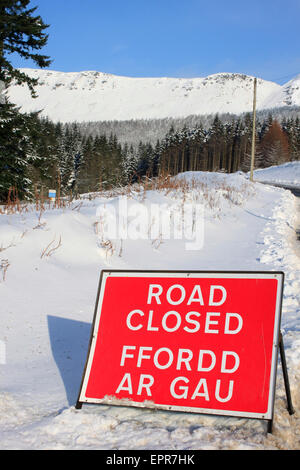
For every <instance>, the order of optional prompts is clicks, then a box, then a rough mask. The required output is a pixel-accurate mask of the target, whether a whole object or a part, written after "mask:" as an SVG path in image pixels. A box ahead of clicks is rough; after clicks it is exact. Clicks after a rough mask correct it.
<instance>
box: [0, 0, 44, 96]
mask: <svg viewBox="0 0 300 470" xmlns="http://www.w3.org/2000/svg"><path fill="white" fill-rule="evenodd" d="M29 3H30V0H1V1H0V81H2V82H4V83H5V85H7V84H9V83H10V82H11V80H12V79H15V80H16V81H17V82H18V83H19V84H21V83H27V85H28V86H29V88H30V90H31V93H32V94H33V95H34V86H35V85H36V84H37V80H36V79H33V78H31V77H28V76H27V75H26V73H24V72H21V71H20V70H17V69H15V68H14V67H13V66H12V65H11V62H10V61H9V60H8V57H7V56H8V55H10V54H12V53H17V54H18V55H19V56H21V57H22V58H24V59H26V60H27V59H31V60H33V62H34V63H35V64H36V65H38V66H39V67H48V66H49V65H50V63H51V61H50V60H49V57H48V56H46V55H42V54H38V53H36V51H37V50H40V49H41V48H42V47H44V46H45V45H46V43H47V40H48V35H47V34H45V32H44V30H45V29H47V28H48V25H46V24H44V22H43V20H42V18H41V17H40V16H39V15H37V16H34V12H35V11H36V9H37V7H34V8H28V5H29Z"/></svg>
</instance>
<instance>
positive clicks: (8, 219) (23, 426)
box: [0, 172, 300, 450]
mask: <svg viewBox="0 0 300 470" xmlns="http://www.w3.org/2000/svg"><path fill="white" fill-rule="evenodd" d="M179 178H182V179H185V180H187V181H189V182H190V183H192V184H191V186H190V188H189V189H187V188H186V187H183V189H182V190H180V189H179V188H177V189H176V190H175V188H169V189H168V190H161V191H158V190H154V189H152V190H149V191H147V192H144V191H135V192H133V191H132V192H131V193H130V194H127V195H126V198H127V200H128V203H129V204H133V203H137V202H138V203H139V204H142V205H144V206H145V207H149V204H151V203H152V204H166V205H167V206H172V207H173V208H174V207H175V209H176V207H177V208H178V209H180V207H181V205H182V203H183V201H185V202H192V201H193V202H197V203H198V204H202V205H203V207H204V244H203V246H202V248H201V249H198V250H187V249H186V245H185V241H184V240H174V239H172V238H171V239H169V240H167V239H161V238H159V237H158V239H156V240H150V239H144V240H130V239H126V240H123V242H122V243H121V241H120V240H113V241H111V240H110V241H111V242H112V243H111V244H110V243H108V240H106V242H107V243H105V240H104V239H102V238H101V230H100V228H99V219H98V216H97V208H98V207H99V205H102V206H103V203H104V202H105V201H106V202H107V203H108V202H109V204H112V205H114V206H115V207H118V204H117V203H118V201H119V200H120V199H118V196H115V197H110V199H108V198H105V197H104V196H103V195H102V196H101V197H100V196H99V197H98V198H93V199H91V200H90V199H89V198H85V199H82V200H81V201H73V202H72V203H71V204H70V205H68V207H65V208H64V209H54V208H50V207H48V206H47V207H46V208H45V210H44V211H43V212H42V213H39V212H36V211H35V208H34V206H33V207H31V208H30V207H28V208H27V210H23V211H22V212H21V213H14V214H2V215H0V265H1V266H2V267H1V268H0V269H1V270H0V298H1V315H0V448H1V449H135V450H139V449H151V450H155V449H156V450H157V449H159V450H161V449H168V450H170V449H171V450H184V449H185V450H186V449H193V450H194V449H216V450H217V449H250V450H254V449H259V450H260V449H299V448H300V415H299V406H300V387H299V380H300V379H299V377H300V336H299V331H300V303H299V300H300V298H299V292H300V247H299V242H297V241H296V236H295V228H296V226H297V224H298V220H297V216H298V212H299V207H298V201H297V199H296V197H295V196H293V195H292V194H291V193H290V192H289V191H286V190H284V189H281V188H275V187H270V186H266V185H263V184H260V183H258V182H254V183H251V182H249V179H248V178H247V176H246V175H244V174H241V173H238V174H233V175H223V174H213V173H202V172H199V173H186V174H183V175H181V176H180V177H179ZM167 206H165V207H167ZM98 215H99V213H98ZM47 247H48V248H47ZM51 250H52V251H51ZM108 267H110V268H112V269H113V268H119V269H135V268H136V269H161V270H168V269H173V270H175V269H178V270H282V271H284V272H285V288H284V299H283V315H282V331H283V335H284V343H285V348H286V357H287V364H288V369H289V379H290V385H291V392H292V399H293V404H294V407H295V409H296V413H295V414H294V415H292V416H290V415H289V414H288V412H287V409H286V398H285V390H284V384H283V377H282V370H281V367H280V364H279V367H278V376H277V386H276V400H275V415H274V426H273V433H272V434H267V433H266V423H265V422H264V421H258V420H250V419H249V420H248V419H244V418H243V419H242V418H231V417H221V416H210V415H199V414H193V413H180V412H170V411H169V412H167V411H161V410H160V411H158V410H153V409H141V408H139V409H137V408H133V407H118V406H106V405H105V406H102V405H84V406H83V408H82V409H81V410H76V409H75V407H74V405H75V403H76V399H77V394H78V391H79V386H80V382H81V377H82V373H83V368H84V364H85V360H86V354H87V348H88V342H89V337H90V328H91V323H92V319H93V311H94V303H95V298H96V291H97V287H98V280H99V274H100V271H101V269H105V268H106V269H107V268H108Z"/></svg>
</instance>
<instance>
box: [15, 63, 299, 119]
mask: <svg viewBox="0 0 300 470" xmlns="http://www.w3.org/2000/svg"><path fill="white" fill-rule="evenodd" d="M20 70H22V71H23V72H25V73H27V74H28V75H29V76H31V77H34V78H38V80H39V85H38V86H37V87H36V92H37V94H38V98H36V99H33V98H32V97H31V95H30V92H29V90H28V89H27V87H26V85H17V84H15V83H13V84H11V85H10V87H9V88H8V90H7V97H8V99H9V101H11V102H13V103H15V104H16V105H17V106H19V107H20V109H21V111H22V112H31V111H38V110H39V111H40V110H41V115H42V116H45V117H48V118H49V119H51V120H52V121H54V122H58V121H60V122H75V121H76V122H92V121H109V120H120V121H122V120H130V119H161V118H183V117H187V116H190V115H205V114H216V113H219V114H221V113H231V114H242V113H245V112H251V111H252V106H253V79H254V77H252V76H249V75H246V74H240V73H229V72H219V73H217V74H212V75H208V76H207V77H194V78H172V77H126V76H121V75H113V74H109V73H105V72H98V71H93V70H90V71H81V72H59V71H54V70H48V69H46V70H45V69H29V68H23V69H20ZM284 106H300V74H299V75H297V76H296V77H294V78H293V79H292V80H290V81H289V82H287V83H286V84H284V85H279V84H277V83H275V82H271V81H267V80H263V79H261V78H258V79H257V110H263V109H270V108H280V107H284Z"/></svg>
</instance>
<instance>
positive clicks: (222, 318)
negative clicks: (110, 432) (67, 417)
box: [77, 271, 283, 420]
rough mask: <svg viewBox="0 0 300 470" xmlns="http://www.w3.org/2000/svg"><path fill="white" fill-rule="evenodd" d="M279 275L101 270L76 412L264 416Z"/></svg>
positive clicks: (272, 369) (272, 368)
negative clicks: (91, 408)
mask: <svg viewBox="0 0 300 470" xmlns="http://www.w3.org/2000/svg"><path fill="white" fill-rule="evenodd" d="M282 289H283V273H282V272H195V271H192V272H181V271H178V272H167V271H163V272H162V271H158V272H154V271H144V272H142V271H102V273H101V278H100V283H99V289H98V294H97V301H96V307H95V314H94V321H93V326H92V333H91V340H90V346H89V352H88V357H87V361H86V366H85V370H84V373H83V378H82V383H81V388H80V392H79V397H78V402H77V407H81V405H82V404H83V403H99V404H100V403H102V404H115V405H125V406H131V405H132V406H139V407H150V408H151V407H153V408H157V409H165V410H176V411H188V412H196V413H209V414H220V415H230V416H240V417H250V418H258V419H266V420H271V419H272V416H273V405H274V393H275V380H276V366H277V353H278V341H279V331H280V316H281V299H282Z"/></svg>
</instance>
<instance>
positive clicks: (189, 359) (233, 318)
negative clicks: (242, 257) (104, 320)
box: [115, 284, 243, 403]
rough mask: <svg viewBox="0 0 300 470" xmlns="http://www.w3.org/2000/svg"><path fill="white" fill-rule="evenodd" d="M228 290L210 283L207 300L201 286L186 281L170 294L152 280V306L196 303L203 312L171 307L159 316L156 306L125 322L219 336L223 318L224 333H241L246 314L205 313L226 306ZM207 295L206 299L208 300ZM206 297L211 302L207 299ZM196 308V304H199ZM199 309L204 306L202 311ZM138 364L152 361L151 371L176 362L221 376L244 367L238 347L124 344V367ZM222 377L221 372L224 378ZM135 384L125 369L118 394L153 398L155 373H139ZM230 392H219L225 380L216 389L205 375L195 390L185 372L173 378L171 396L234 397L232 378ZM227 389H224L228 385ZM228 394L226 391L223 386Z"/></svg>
mask: <svg viewBox="0 0 300 470" xmlns="http://www.w3.org/2000/svg"><path fill="white" fill-rule="evenodd" d="M226 298H227V291H226V289H225V288H224V287H223V286H221V285H211V286H210V289H209V295H208V298H207V299H205V298H204V296H203V293H202V290H201V286H200V285H199V284H196V285H194V286H193V288H192V290H191V291H190V292H188V291H187V290H186V289H185V288H184V286H182V285H181V284H173V285H171V286H170V287H169V288H168V289H167V290H166V291H165V292H164V289H163V286H162V285H160V284H149V288H148V293H147V305H150V306H153V307H154V306H155V305H161V304H162V303H165V302H167V304H168V305H172V306H176V305H182V304H185V306H186V307H190V306H192V305H193V306H195V308H198V310H196V309H195V310H189V311H187V312H186V313H185V314H184V315H182V314H181V313H179V312H178V311H176V310H168V311H166V312H164V313H162V314H160V315H159V320H158V318H156V315H155V310H154V308H153V309H147V310H141V309H134V310H131V311H130V312H129V313H128V314H127V316H126V326H127V328H128V329H130V330H131V331H140V330H145V331H148V332H150V331H151V332H159V331H161V330H163V331H164V332H166V333H169V334H172V333H175V332H178V330H180V329H182V330H183V331H185V332H187V333H190V334H196V333H198V332H199V331H200V330H201V329H202V331H203V332H204V334H206V335H209V334H214V335H215V334H219V333H220V331H221V326H220V324H221V322H220V319H221V318H222V317H224V319H223V321H222V325H223V327H222V332H223V333H224V334H225V335H236V334H238V333H239V332H240V331H241V329H242V327H243V318H242V315H241V314H240V313H236V312H225V313H221V312H217V311H206V310H205V307H206V306H207V307H219V306H221V305H223V304H224V302H225V301H226ZM204 299H205V300H204ZM205 301H206V302H205ZM196 306H197V307H196ZM199 307H201V308H203V307H204V310H200V309H199ZM129 364H130V365H131V366H132V364H134V366H135V368H136V370H137V371H138V369H140V368H143V367H144V366H146V365H148V366H149V368H150V369H152V370H153V369H158V370H166V369H169V368H173V369H174V366H175V369H176V371H179V373H184V371H193V372H210V371H212V370H213V369H217V370H218V372H219V373H220V374H233V373H234V372H235V371H236V370H237V369H238V367H239V364H240V358H239V355H238V354H237V353H236V352H235V351H218V352H214V351H212V350H209V349H199V350H197V351H193V350H192V349H189V348H176V350H175V351H173V350H172V349H171V348H169V347H166V346H163V347H160V348H157V349H156V350H155V349H154V348H153V347H151V346H139V347H137V346H135V345H123V347H122V353H121V358H120V367H124V369H126V366H127V365H129ZM220 377H221V376H220ZM134 382H136V381H133V378H132V376H131V373H129V372H125V373H124V375H123V377H122V379H121V381H120V383H119V385H118V387H117V389H116V391H115V393H116V394H119V393H120V392H121V391H123V392H127V393H128V396H131V395H133V394H135V393H136V394H137V395H141V394H142V393H143V392H145V393H146V394H147V396H148V397H152V391H151V389H152V387H153V385H154V383H155V377H154V375H151V374H140V376H139V379H138V381H137V382H136V383H135V385H136V390H134ZM227 385H228V387H227V391H226V394H225V395H222V396H221V395H220V388H221V379H217V380H216V381H215V383H214V384H213V387H212V386H211V384H210V383H209V381H208V380H207V379H206V378H203V377H202V378H200V379H199V381H198V383H197V385H196V387H194V388H193V389H190V386H189V379H188V378H187V377H185V376H176V377H174V378H173V379H172V380H171V382H170V385H169V390H170V395H171V396H172V397H173V398H175V399H186V398H188V397H190V398H191V399H192V400H195V399H197V397H203V398H204V399H205V400H206V401H209V400H210V394H211V393H213V394H214V397H215V399H216V400H217V401H219V402H222V403H224V402H226V401H229V400H230V399H231V397H232V394H233V387H234V381H233V380H230V381H229V382H227ZM223 389H224V387H223ZM223 392H224V390H223Z"/></svg>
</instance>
